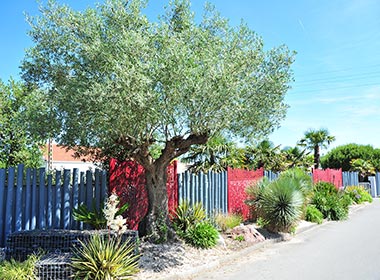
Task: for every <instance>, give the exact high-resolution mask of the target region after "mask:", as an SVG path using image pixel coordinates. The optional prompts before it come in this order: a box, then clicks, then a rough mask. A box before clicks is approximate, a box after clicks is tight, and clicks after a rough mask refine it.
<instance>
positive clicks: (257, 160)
mask: <svg viewBox="0 0 380 280" xmlns="http://www.w3.org/2000/svg"><path fill="white" fill-rule="evenodd" d="M246 162H247V163H246V165H247V166H249V167H251V168H253V169H259V168H264V169H265V170H271V171H275V172H278V171H282V170H284V169H285V167H284V157H283V155H282V154H281V150H280V145H278V146H275V145H274V143H273V142H271V141H269V140H268V139H265V140H262V141H261V142H258V143H257V144H256V145H254V146H249V147H247V148H246Z"/></svg>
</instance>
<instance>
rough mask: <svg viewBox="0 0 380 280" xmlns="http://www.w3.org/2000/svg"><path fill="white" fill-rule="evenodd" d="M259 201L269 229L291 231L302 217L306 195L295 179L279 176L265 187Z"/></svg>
mask: <svg viewBox="0 0 380 280" xmlns="http://www.w3.org/2000/svg"><path fill="white" fill-rule="evenodd" d="M259 203H260V210H261V215H262V217H263V218H264V219H265V220H267V221H268V225H267V226H266V227H267V228H268V229H270V230H271V231H275V232H278V231H281V232H289V231H290V230H291V228H292V227H293V226H295V224H296V222H297V221H298V220H299V219H300V218H301V215H302V206H303V203H304V196H303V194H302V192H301V191H300V190H298V189H297V188H296V187H295V186H294V184H293V180H291V179H289V178H279V179H278V180H276V181H274V182H272V183H271V184H269V186H268V187H267V188H265V189H264V191H263V193H262V198H261V200H260V202H259Z"/></svg>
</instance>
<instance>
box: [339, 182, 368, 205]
mask: <svg viewBox="0 0 380 280" xmlns="http://www.w3.org/2000/svg"><path fill="white" fill-rule="evenodd" d="M345 191H346V194H347V195H348V196H349V197H350V198H351V199H352V201H353V202H355V203H357V204H360V203H363V202H372V201H373V199H372V196H371V195H370V194H369V193H368V191H367V190H366V189H365V188H364V187H362V186H348V187H346V189H345Z"/></svg>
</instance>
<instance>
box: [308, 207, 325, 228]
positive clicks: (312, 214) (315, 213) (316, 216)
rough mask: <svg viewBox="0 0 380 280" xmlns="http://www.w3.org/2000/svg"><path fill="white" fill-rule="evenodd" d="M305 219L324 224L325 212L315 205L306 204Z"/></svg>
mask: <svg viewBox="0 0 380 280" xmlns="http://www.w3.org/2000/svg"><path fill="white" fill-rule="evenodd" d="M305 219H306V221H309V222H312V223H317V224H322V222H323V214H322V213H321V211H319V210H318V209H317V207H315V206H314V205H308V206H306V214H305Z"/></svg>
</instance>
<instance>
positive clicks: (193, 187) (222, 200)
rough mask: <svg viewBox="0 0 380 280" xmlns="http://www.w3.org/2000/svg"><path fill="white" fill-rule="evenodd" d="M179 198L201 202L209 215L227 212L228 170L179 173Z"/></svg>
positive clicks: (180, 199) (191, 201)
mask: <svg viewBox="0 0 380 280" xmlns="http://www.w3.org/2000/svg"><path fill="white" fill-rule="evenodd" d="M178 199H179V201H186V200H187V201H189V202H190V204H191V205H193V204H194V203H196V202H201V203H202V205H203V207H204V208H205V210H206V212H207V214H208V215H212V214H213V213H215V212H218V213H227V171H224V172H220V173H215V172H211V171H210V172H208V173H202V172H199V173H197V174H193V173H191V172H189V171H186V172H184V173H180V174H178Z"/></svg>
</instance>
